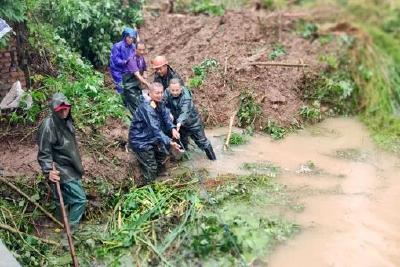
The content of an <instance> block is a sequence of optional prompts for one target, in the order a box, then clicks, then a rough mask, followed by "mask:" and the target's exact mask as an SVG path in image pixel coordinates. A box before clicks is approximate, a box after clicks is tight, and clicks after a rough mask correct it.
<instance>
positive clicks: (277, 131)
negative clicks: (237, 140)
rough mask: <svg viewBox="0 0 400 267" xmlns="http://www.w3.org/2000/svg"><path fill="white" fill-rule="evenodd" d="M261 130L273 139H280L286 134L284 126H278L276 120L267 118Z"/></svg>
mask: <svg viewBox="0 0 400 267" xmlns="http://www.w3.org/2000/svg"><path fill="white" fill-rule="evenodd" d="M263 131H264V132H265V133H267V134H269V135H271V137H272V138H273V139H275V140H279V139H282V138H284V137H285V135H286V130H285V128H283V127H281V126H279V125H278V124H277V123H276V122H274V121H271V120H268V122H267V125H266V126H265V127H264V130H263Z"/></svg>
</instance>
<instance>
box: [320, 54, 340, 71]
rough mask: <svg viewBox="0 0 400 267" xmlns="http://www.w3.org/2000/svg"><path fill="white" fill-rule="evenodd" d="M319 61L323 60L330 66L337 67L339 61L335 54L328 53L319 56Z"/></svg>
mask: <svg viewBox="0 0 400 267" xmlns="http://www.w3.org/2000/svg"><path fill="white" fill-rule="evenodd" d="M319 59H320V61H322V62H325V63H326V64H327V65H328V66H329V67H330V68H332V69H334V70H335V69H337V68H338V67H339V61H338V59H337V57H336V56H335V55H332V54H328V55H322V56H320V58H319Z"/></svg>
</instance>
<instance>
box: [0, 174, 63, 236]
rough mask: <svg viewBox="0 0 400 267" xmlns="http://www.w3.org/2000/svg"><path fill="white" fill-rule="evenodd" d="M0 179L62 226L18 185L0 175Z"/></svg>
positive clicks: (59, 223) (60, 224)
mask: <svg viewBox="0 0 400 267" xmlns="http://www.w3.org/2000/svg"><path fill="white" fill-rule="evenodd" d="M0 181H1V182H3V183H5V184H7V185H8V186H9V187H11V188H12V189H14V190H15V191H17V192H18V193H19V194H20V195H22V196H23V197H25V198H26V199H27V200H29V201H30V202H31V203H32V204H33V205H34V206H35V207H36V208H38V209H40V210H41V211H42V212H43V213H44V214H46V215H47V217H49V218H50V219H51V220H52V221H53V222H55V223H56V224H58V225H59V226H60V227H61V228H64V225H63V224H62V223H61V222H60V221H59V220H57V219H56V218H55V217H54V216H53V215H52V214H51V213H50V212H48V211H47V210H45V209H44V208H43V207H42V206H40V205H39V204H38V203H37V202H36V201H34V200H33V199H32V198H31V197H29V196H28V195H27V194H25V193H24V192H22V191H21V190H20V189H19V188H18V187H16V186H15V185H13V184H12V183H10V182H9V181H7V180H6V179H4V178H1V177H0Z"/></svg>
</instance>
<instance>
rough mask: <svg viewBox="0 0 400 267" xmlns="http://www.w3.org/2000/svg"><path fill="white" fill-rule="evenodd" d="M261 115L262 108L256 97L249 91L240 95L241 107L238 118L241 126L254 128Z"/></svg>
mask: <svg viewBox="0 0 400 267" xmlns="http://www.w3.org/2000/svg"><path fill="white" fill-rule="evenodd" d="M260 115H261V106H260V104H259V103H257V102H256V101H255V97H254V95H253V94H252V93H251V92H249V91H242V92H241V94H240V105H239V111H238V113H237V116H238V118H239V126H240V127H247V126H254V122H255V120H256V119H257V117H258V116H260Z"/></svg>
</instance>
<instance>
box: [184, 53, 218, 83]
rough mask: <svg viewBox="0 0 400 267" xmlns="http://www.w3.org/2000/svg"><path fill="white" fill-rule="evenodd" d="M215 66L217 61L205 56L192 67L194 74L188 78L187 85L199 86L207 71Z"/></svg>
mask: <svg viewBox="0 0 400 267" xmlns="http://www.w3.org/2000/svg"><path fill="white" fill-rule="evenodd" d="M216 67H218V61H217V60H215V59H212V58H206V59H205V60H204V61H203V62H201V63H200V64H199V65H195V66H194V67H193V68H192V70H193V74H194V76H193V77H192V78H190V79H189V87H191V88H197V87H199V86H201V85H202V84H203V81H204V79H205V78H206V76H207V73H208V72H209V71H210V70H212V69H215V68H216Z"/></svg>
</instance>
